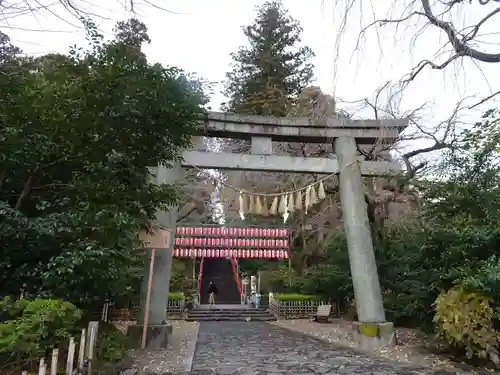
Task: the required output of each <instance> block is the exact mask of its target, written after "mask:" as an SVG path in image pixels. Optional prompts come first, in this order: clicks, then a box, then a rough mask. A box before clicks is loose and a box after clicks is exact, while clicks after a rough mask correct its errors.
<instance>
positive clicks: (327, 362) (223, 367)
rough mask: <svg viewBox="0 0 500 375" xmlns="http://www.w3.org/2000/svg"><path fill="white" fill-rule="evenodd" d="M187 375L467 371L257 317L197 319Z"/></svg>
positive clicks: (445, 373) (437, 373) (377, 374)
mask: <svg viewBox="0 0 500 375" xmlns="http://www.w3.org/2000/svg"><path fill="white" fill-rule="evenodd" d="M190 374H192V375H195V374H197V375H205V374H207V375H208V374H217V375H219V374H220V375H257V374H259V375H260V374H262V375H264V374H265V375H273V374H276V375H279V374H288V375H292V374H309V375H319V374H321V375H333V374H372V375H418V374H434V375H452V374H453V375H455V374H462V375H465V374H467V375H469V374H477V373H474V372H467V371H459V372H454V371H453V372H452V371H447V370H435V369H427V368H415V367H411V366H408V365H403V364H399V363H394V362H389V361H387V360H383V359H378V358H376V357H371V356H369V355H367V354H361V353H359V352H356V351H354V350H351V349H346V348H343V347H340V346H337V345H335V344H328V343H325V342H322V341H319V340H317V339H315V338H312V337H309V336H305V335H302V334H300V333H296V332H291V331H289V330H286V329H283V328H280V327H276V326H273V325H270V324H267V323H261V322H202V323H201V324H200V328H199V333H198V341H197V344H196V352H195V357H194V360H193V367H192V371H191V372H190Z"/></svg>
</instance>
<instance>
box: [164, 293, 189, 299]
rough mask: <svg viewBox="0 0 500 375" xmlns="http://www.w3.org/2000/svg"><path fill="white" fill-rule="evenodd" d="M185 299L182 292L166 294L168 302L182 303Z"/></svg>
mask: <svg viewBox="0 0 500 375" xmlns="http://www.w3.org/2000/svg"><path fill="white" fill-rule="evenodd" d="M185 299H186V297H185V296H184V293H182V292H170V293H168V300H169V301H183V300H185Z"/></svg>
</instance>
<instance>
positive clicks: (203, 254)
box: [201, 249, 207, 257]
mask: <svg viewBox="0 0 500 375" xmlns="http://www.w3.org/2000/svg"><path fill="white" fill-rule="evenodd" d="M201 256H202V257H206V256H207V249H203V250H201Z"/></svg>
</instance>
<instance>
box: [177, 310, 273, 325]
mask: <svg viewBox="0 0 500 375" xmlns="http://www.w3.org/2000/svg"><path fill="white" fill-rule="evenodd" d="M186 320H187V321H191V322H193V321H199V322H201V321H205V322H207V321H219V322H220V321H233V322H234V321H240V322H245V321H254V322H255V321H262V322H269V321H276V318H275V317H274V316H273V315H271V314H270V313H269V312H268V311H266V310H264V309H236V308H235V309H217V308H213V309H206V308H205V309H193V310H191V311H189V312H188V314H187V316H186Z"/></svg>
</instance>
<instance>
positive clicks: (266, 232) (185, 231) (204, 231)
mask: <svg viewBox="0 0 500 375" xmlns="http://www.w3.org/2000/svg"><path fill="white" fill-rule="evenodd" d="M288 233H289V231H288V229H285V228H221V227H178V228H177V229H176V231H175V234H176V235H178V236H207V235H208V236H230V237H287V236H288Z"/></svg>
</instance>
